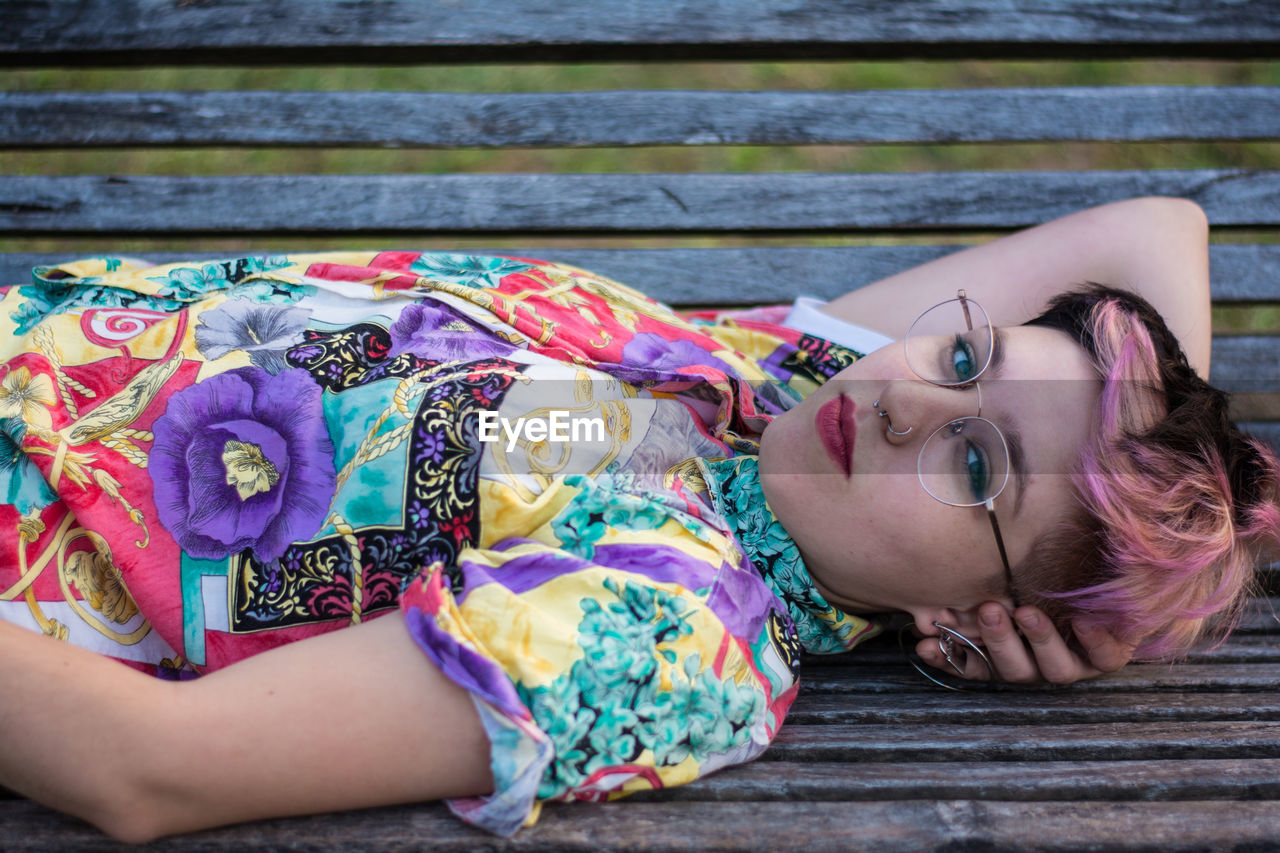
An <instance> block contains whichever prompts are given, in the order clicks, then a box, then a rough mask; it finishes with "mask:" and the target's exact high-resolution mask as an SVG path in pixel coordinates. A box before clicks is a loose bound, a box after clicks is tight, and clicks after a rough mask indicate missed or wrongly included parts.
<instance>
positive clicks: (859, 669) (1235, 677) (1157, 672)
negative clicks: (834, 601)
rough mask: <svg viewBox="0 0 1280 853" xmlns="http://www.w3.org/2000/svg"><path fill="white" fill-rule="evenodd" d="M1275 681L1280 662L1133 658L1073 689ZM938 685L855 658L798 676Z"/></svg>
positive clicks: (805, 681)
mask: <svg viewBox="0 0 1280 853" xmlns="http://www.w3.org/2000/svg"><path fill="white" fill-rule="evenodd" d="M853 660H854V658H850V661H853ZM1277 684H1280V664H1275V663H1214V664H1200V663H1185V664H1177V665H1170V664H1130V665H1129V666H1127V667H1125V668H1124V669H1122V670H1120V671H1119V672H1113V673H1110V674H1107V675H1103V676H1100V677H1098V678H1096V679H1093V680H1091V681H1083V682H1080V683H1078V684H1075V685H1073V686H1072V687H1071V688H1070V689H1071V691H1073V692H1077V693H1080V694H1081V695H1085V694H1089V693H1097V694H1103V693H1141V692H1162V691H1167V692H1169V693H1171V694H1173V695H1177V694H1181V693H1184V692H1195V691H1199V692H1211V691H1223V690H1225V691H1228V692H1237V691H1263V692H1267V691H1272V692H1274V691H1275V687H1276V685H1277ZM937 689H938V688H933V687H930V686H929V685H927V684H926V683H925V681H924V679H923V678H921V677H920V675H919V674H918V673H916V671H915V670H913V669H911V668H910V667H907V666H905V665H895V666H862V665H857V664H852V663H851V664H850V665H849V666H846V667H843V668H836V667H830V668H822V669H820V668H818V667H811V668H809V669H808V670H807V671H806V672H805V673H804V677H803V678H802V679H801V681H800V691H801V694H804V693H826V694H831V695H862V694H869V693H892V694H904V693H908V692H932V691H934V690H937ZM1015 692H1017V691H1016V689H1015Z"/></svg>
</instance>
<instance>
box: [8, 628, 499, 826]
mask: <svg viewBox="0 0 1280 853" xmlns="http://www.w3.org/2000/svg"><path fill="white" fill-rule="evenodd" d="M0 684H3V685H4V686H5V689H4V690H3V691H2V692H0V724H2V725H3V726H4V730H3V735H4V738H3V740H2V741H0V784H2V785H4V786H5V787H8V788H12V789H13V790H15V791H17V792H19V793H21V794H25V795H26V796H28V797H31V798H32V799H34V800H37V801H39V802H42V803H44V804H46V805H49V806H51V807H53V808H55V809H58V810H60V811H65V812H69V813H71V814H74V815H76V816H78V817H81V818H84V819H86V820H88V821H90V822H92V823H94V824H95V825H97V826H98V827H100V828H102V829H103V830H104V831H106V832H108V833H109V834H111V835H113V836H114V837H116V838H120V839H122V840H126V841H134V842H138V841H146V840H149V839H152V838H155V837H157V836H161V835H168V834H171V833H175V832H186V831H190V830H195V829H200V828H204V827H211V826H220V825H223V824H228V823H235V822H239V821H245V820H253V819H258V818H265V817H277V816H286V815H294V814H310V813H316V812H323V811H334V810H341V809H351V808H361V807H367V806H376V805H391V804H395V803H402V802H413V801H425V800H434V799H440V798H443V797H455V796H468V795H475V794H483V793H486V792H488V791H489V790H491V789H492V784H493V781H492V778H491V775H490V772H489V743H488V739H487V737H486V736H485V733H484V730H483V728H482V726H481V724H480V719H479V715H478V714H477V712H476V709H475V706H474V705H473V703H472V701H471V698H470V695H469V694H468V693H467V692H466V691H465V690H463V689H462V688H460V687H458V686H457V685H455V684H454V683H453V682H451V681H449V680H448V679H447V678H446V677H445V676H444V675H443V674H442V673H441V672H440V670H438V669H436V668H435V667H434V666H433V665H432V664H431V663H430V661H428V660H427V658H426V657H425V655H423V653H422V651H421V650H420V649H418V647H417V646H416V645H415V644H414V642H413V640H412V639H411V638H410V636H409V634H408V632H407V630H406V629H405V626H404V622H403V620H402V619H401V617H400V616H399V614H397V613H392V614H389V615H388V616H386V617H383V618H379V619H375V620H373V621H372V622H367V623H365V624H363V625H361V626H358V627H355V628H349V629H344V630H340V631H334V632H331V633H328V634H322V635H320V636H316V637H312V638H310V639H305V640H300V641H298V642H295V643H291V644H289V645H286V646H282V647H280V648H277V649H274V650H271V651H268V652H264V653H262V654H259V655H256V656H254V657H251V658H248V659H246V660H243V661H241V662H239V663H237V664H234V665H232V666H229V667H227V668H226V669H223V670H220V671H218V672H215V673H213V674H211V675H208V676H205V677H203V678H200V679H197V680H195V681H191V682H166V681H159V680H157V679H154V678H151V677H149V676H147V675H144V674H142V673H140V672H137V671H135V670H131V669H129V668H127V667H124V666H122V665H120V664H118V663H116V662H114V661H111V660H109V659H107V658H103V657H99V656H98V655H96V654H93V653H92V652H88V651H85V650H83V649H79V648H75V647H72V646H68V645H67V644H65V643H60V642H57V641H55V640H52V639H50V638H48V637H44V636H41V635H39V634H35V633H33V632H30V631H27V630H26V629H23V628H18V627H15V626H13V625H10V624H7V623H0Z"/></svg>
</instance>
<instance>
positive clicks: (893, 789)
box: [633, 758, 1280, 802]
mask: <svg viewBox="0 0 1280 853" xmlns="http://www.w3.org/2000/svg"><path fill="white" fill-rule="evenodd" d="M1264 797H1267V798H1272V799H1280V759H1273V758H1255V759H1179V760H1177V761H1151V760H1136V761H1010V762H1003V761H1002V762H999V763H983V762H973V761H928V762H924V761H913V762H896V761H895V762H862V763H859V764H857V765H855V766H849V765H848V764H843V763H828V762H818V761H805V762H803V763H801V762H795V761H757V762H754V763H752V764H746V765H742V766H739V767H730V768H728V769H726V770H723V771H721V772H718V773H713V774H711V775H710V776H707V777H706V778H703V779H699V780H698V781H697V782H696V783H694V784H692V785H681V786H678V787H675V788H669V789H667V790H664V791H653V792H645V793H642V794H637V795H635V797H634V799H633V802H672V801H694V802H726V801H747V802H759V801H769V800H783V801H796V800H810V801H815V802H831V801H842V802H848V801H851V800H853V801H858V800H906V799H926V800H932V799H974V800H1019V801H1036V800H1086V801H1087V800H1116V801H1124V800H1192V799H1195V800H1204V799H1223V800H1226V799H1262V798H1264Z"/></svg>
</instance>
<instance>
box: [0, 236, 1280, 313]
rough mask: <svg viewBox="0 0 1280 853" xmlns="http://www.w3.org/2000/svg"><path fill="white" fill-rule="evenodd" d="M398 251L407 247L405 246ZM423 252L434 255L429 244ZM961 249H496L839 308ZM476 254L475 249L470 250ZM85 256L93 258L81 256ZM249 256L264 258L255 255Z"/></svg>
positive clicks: (1236, 291)
mask: <svg viewBox="0 0 1280 853" xmlns="http://www.w3.org/2000/svg"><path fill="white" fill-rule="evenodd" d="M396 248H410V247H409V246H406V245H400V246H396ZM418 248H430V244H429V240H428V241H424V242H423V244H421V245H419V246H418ZM961 248H963V247H962V246H924V245H899V246H847V247H820V248H819V247H813V248H803V247H783V246H771V247H764V248H730V249H564V248H520V249H498V250H493V251H496V252H497V253H499V254H512V255H519V256H521V257H526V258H546V259H547V260H552V261H558V262H561V263H567V264H572V265H575V266H580V267H583V268H585V269H589V270H594V271H595V272H598V273H600V274H602V275H606V276H609V277H611V278H614V279H616V280H618V281H621V282H624V283H625V284H628V285H631V286H632V287H635V288H638V289H639V290H641V291H643V292H645V293H647V294H649V295H650V296H652V297H654V298H655V299H658V300H661V301H663V302H666V303H668V304H670V305H677V306H689V305H725V306H734V305H761V304H768V303H776V302H789V301H791V300H792V299H794V298H795V297H796V296H797V295H807V296H816V297H818V298H821V299H834V298H835V297H837V296H840V295H842V294H844V293H845V292H847V291H849V290H852V289H855V288H858V287H862V286H863V285H865V284H870V283H871V282H873V281H876V280H878V279H881V278H885V277H886V276H890V275H893V274H894V273H896V272H900V271H901V270H904V269H907V268H909V267H913V266H917V265H919V264H923V263H926V262H927V261H931V260H934V259H935V258H940V257H942V256H943V255H946V254H949V253H950V252H953V251H956V250H958V249H961ZM469 251H470V250H469ZM80 254H81V255H88V254H92V253H91V252H81V253H80ZM129 254H133V255H141V256H142V257H144V258H146V259H148V260H152V261H154V262H155V263H168V262H171V261H179V260H184V259H201V258H206V257H223V256H225V255H226V254H227V253H226V252H225V251H223V252H217V251H209V250H203V251H202V250H192V251H188V252H182V253H178V252H131V253H129ZM251 254H268V253H264V252H257V253H251ZM73 257H77V255H76V253H75V252H63V253H61V254H57V255H54V254H49V253H38V254H37V253H8V254H4V253H0V282H3V283H6V284H9V283H15V284H22V283H26V282H28V281H29V280H30V277H31V276H30V273H31V268H32V267H34V266H36V265H45V264H56V263H58V262H60V261H64V260H69V259H71V258H73ZM1209 258H1210V273H1211V274H1212V277H1213V280H1212V288H1213V298H1214V301H1215V302H1218V303H1223V304H1232V303H1238V302H1254V301H1260V300H1273V301H1280V246H1270V245H1213V246H1210V247H1209Z"/></svg>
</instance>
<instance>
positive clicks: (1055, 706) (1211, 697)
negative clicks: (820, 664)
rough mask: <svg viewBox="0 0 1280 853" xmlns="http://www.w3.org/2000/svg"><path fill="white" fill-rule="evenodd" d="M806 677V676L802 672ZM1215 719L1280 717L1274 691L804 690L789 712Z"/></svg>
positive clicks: (974, 718)
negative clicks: (836, 692) (849, 693)
mask: <svg viewBox="0 0 1280 853" xmlns="http://www.w3.org/2000/svg"><path fill="white" fill-rule="evenodd" d="M802 677H803V676H802ZM1196 720H1200V721H1212V720H1236V721H1249V720H1280V699H1277V697H1276V696H1275V695H1273V694H1271V693H1262V692H1257V693H1229V692H1216V693H1191V692H1188V693H1185V694H1180V695H1179V694H1170V693H1088V692H1083V691H1075V690H1064V691H1059V692H1053V691H1047V690H1037V691H1027V692H1017V693H1015V692H990V693H976V692H975V693H965V694H955V693H948V692H944V691H941V690H934V691H932V692H914V693H901V694H872V695H866V694H863V695H859V696H858V697H857V698H856V699H855V698H851V697H849V696H841V695H832V694H824V693H809V692H803V693H801V694H800V696H799V697H797V698H796V701H795V704H794V705H792V707H791V711H790V712H789V713H788V714H787V724H788V725H809V726H822V725H832V724H838V723H883V724H891V725H991V724H999V725H1027V726H1036V725H1051V726H1056V725H1061V724H1063V723H1124V722H1129V723H1152V722H1184V721H1196Z"/></svg>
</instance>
